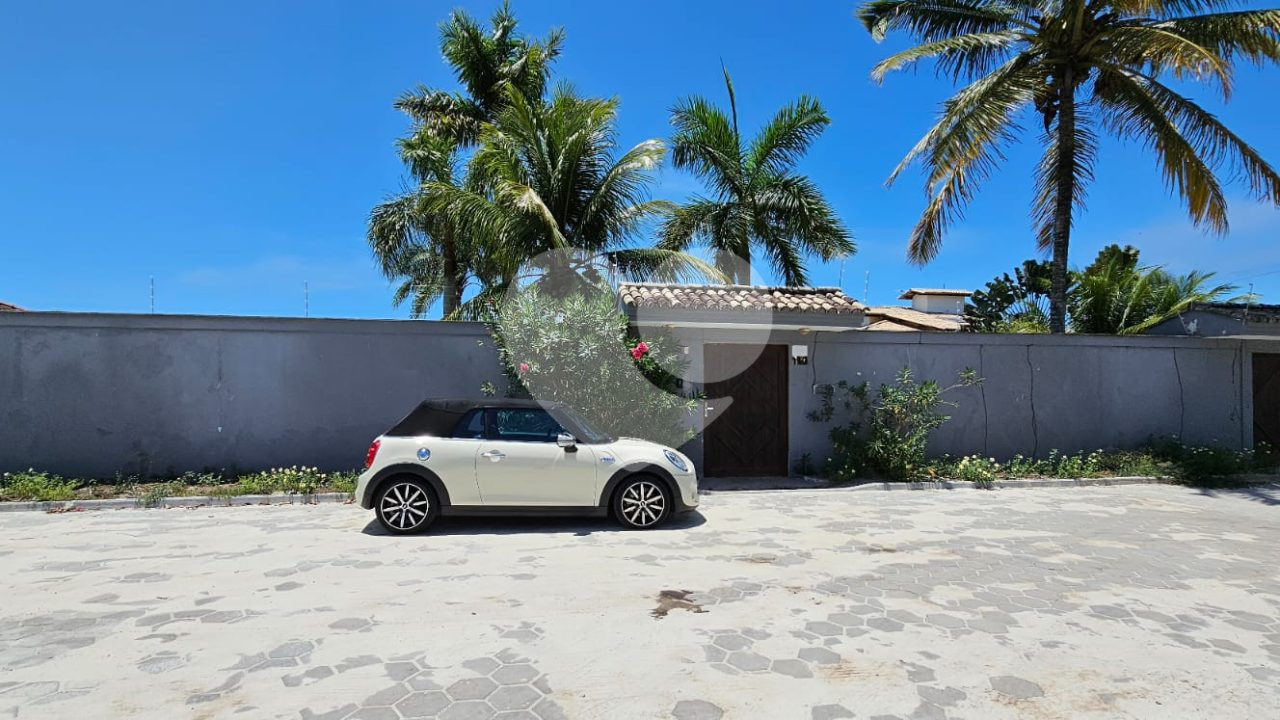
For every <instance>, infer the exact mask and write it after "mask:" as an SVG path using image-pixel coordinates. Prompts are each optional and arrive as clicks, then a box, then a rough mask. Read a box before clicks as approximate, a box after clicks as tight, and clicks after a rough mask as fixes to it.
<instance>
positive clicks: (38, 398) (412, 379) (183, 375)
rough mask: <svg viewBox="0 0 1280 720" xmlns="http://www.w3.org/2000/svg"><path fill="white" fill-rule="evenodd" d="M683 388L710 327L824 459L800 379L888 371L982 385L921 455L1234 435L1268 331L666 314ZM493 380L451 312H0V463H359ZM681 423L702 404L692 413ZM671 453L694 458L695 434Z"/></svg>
mask: <svg viewBox="0 0 1280 720" xmlns="http://www.w3.org/2000/svg"><path fill="white" fill-rule="evenodd" d="M664 332H668V333H670V334H672V335H673V336H674V339H675V340H676V341H677V342H679V343H680V344H682V345H685V346H686V347H688V348H689V359H690V381H689V382H687V383H686V387H687V388H688V389H690V390H697V389H698V382H697V380H698V379H699V377H700V374H701V366H702V346H703V345H704V344H706V343H711V342H739V343H740V342H744V341H746V342H769V343H778V344H786V345H792V344H804V345H807V346H808V348H809V358H810V361H809V364H808V365H795V364H792V365H790V369H789V380H788V383H789V386H788V397H789V404H790V406H789V408H788V414H789V416H790V420H789V432H790V446H789V456H790V460H791V463H792V466H793V467H794V464H795V462H796V461H798V460H799V459H800V457H801V456H802V455H803V454H806V453H807V454H808V455H809V456H810V457H811V458H812V459H813V460H814V461H815V462H820V461H821V460H822V459H823V458H825V457H826V454H827V452H828V448H829V444H828V441H827V433H828V431H829V429H830V425H829V424H824V423H815V422H812V421H810V420H808V419H807V418H806V414H807V413H808V412H809V411H810V410H814V409H816V408H818V407H819V404H820V402H819V398H818V396H817V394H816V393H815V386H818V385H823V384H833V383H835V382H837V381H839V380H841V379H845V380H849V381H851V382H855V383H856V382H861V381H863V380H866V381H868V382H869V383H871V384H872V385H873V386H876V385H879V384H880V383H884V382H891V381H892V380H893V378H894V376H895V375H896V374H897V372H898V371H899V370H901V369H902V368H903V367H910V368H911V369H912V370H913V371H914V372H915V374H916V377H918V378H920V379H936V380H939V381H942V382H950V381H951V380H953V379H954V378H955V376H956V374H957V373H958V372H959V371H960V370H961V369H963V368H965V367H972V368H974V369H975V370H977V371H978V373H979V375H981V376H982V377H983V378H985V379H986V380H985V382H984V383H983V384H982V385H981V386H980V387H976V388H965V389H962V390H959V391H957V392H955V393H953V394H952V395H951V396H950V397H951V399H953V400H955V401H956V402H957V403H958V404H959V406H958V407H956V408H953V409H951V410H950V413H951V415H952V420H951V422H949V423H948V424H947V425H945V426H944V427H943V428H941V429H940V430H938V431H937V432H936V433H935V436H934V438H933V439H932V443H931V451H932V452H934V453H935V454H941V453H949V454H953V455H961V454H970V453H981V454H984V455H990V456H996V457H998V458H1007V457H1009V456H1012V455H1014V454H1018V453H1021V454H1024V455H1040V456H1043V455H1046V454H1047V453H1048V452H1049V451H1050V450H1053V449H1057V450H1060V451H1064V452H1073V451H1077V450H1090V449H1095V448H1115V447H1120V448H1125V447H1135V446H1138V445H1141V444H1143V443H1145V442H1147V441H1148V439H1150V438H1151V436H1153V435H1179V436H1181V437H1183V438H1184V439H1186V440H1187V441H1188V442H1195V443H1213V444H1223V445H1229V446H1235V447H1249V446H1251V445H1252V442H1253V438H1252V417H1253V415H1252V413H1253V409H1252V399H1251V396H1252V393H1251V391H1250V387H1251V385H1250V382H1251V378H1250V375H1251V370H1250V369H1251V365H1252V363H1251V354H1252V353H1253V352H1276V351H1278V350H1280V340H1277V341H1268V340H1263V339H1239V338H1189V337H1153V336H1138V337H1109V336H1072V335H1068V336H1061V337H1049V336H1043V335H1039V336H1037V335H983V334H970V333H877V332H845V333H836V332H810V333H805V334H802V333H801V332H799V331H779V332H773V333H772V334H770V333H769V332H767V331H759V330H756V331H750V332H745V333H744V332H742V331H736V330H725V329H705V330H703V329H690V328H677V329H674V330H666V331H664ZM485 381H491V382H494V383H495V384H497V385H499V387H501V384H502V382H503V381H502V376H501V373H500V371H499V368H498V363H497V359H496V353H495V352H494V348H493V343H492V341H491V339H490V338H489V336H488V334H487V333H486V331H485V329H484V328H483V326H480V325H476V324H467V323H438V322H421V321H377V320H305V319H280V318H244V317H194V316H163V315H159V316H157V315H96V314H60V313H6V314H4V315H0V470H15V469H24V468H26V467H29V466H31V467H37V468H40V469H45V470H49V471H52V472H57V473H60V474H64V475H79V476H102V477H109V476H111V475H114V474H115V473H117V472H120V473H124V474H140V475H141V474H150V475H167V474H171V473H178V472H182V471H185V470H200V469H206V468H211V469H217V468H227V469H238V470H257V469H261V468H266V467H273V466H281V465H293V464H299V465H301V464H306V465H317V466H320V467H322V468H326V469H350V468H354V467H357V466H358V465H359V464H360V463H361V461H362V460H363V458H364V451H365V449H366V447H367V445H368V442H369V440H370V439H371V438H372V437H374V436H375V435H377V434H378V433H380V432H382V431H383V430H385V429H386V428H387V427H389V426H390V425H391V424H392V423H393V422H394V421H396V420H398V419H399V418H400V417H402V416H403V415H404V414H405V413H406V412H407V411H408V410H409V409H410V408H411V407H412V406H413V405H414V404H415V403H416V402H418V400H420V399H421V398H423V397H430V396H437V397H438V396H477V395H479V389H480V386H481V384H482V383H484V382H485ZM692 421H693V422H694V423H695V425H696V424H697V423H699V422H700V419H698V418H695V419H693V420H692ZM685 449H686V451H688V452H689V454H690V455H691V456H693V457H694V459H695V461H697V462H699V464H700V461H701V442H700V439H695V440H694V441H692V442H691V443H689V445H687V446H686V448H685Z"/></svg>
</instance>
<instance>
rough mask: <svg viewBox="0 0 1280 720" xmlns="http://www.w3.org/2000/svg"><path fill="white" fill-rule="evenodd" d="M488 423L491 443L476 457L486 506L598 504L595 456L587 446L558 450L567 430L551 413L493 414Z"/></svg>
mask: <svg viewBox="0 0 1280 720" xmlns="http://www.w3.org/2000/svg"><path fill="white" fill-rule="evenodd" d="M489 418H490V419H489V437H488V440H487V441H486V442H484V443H481V446H482V447H481V449H480V453H479V455H478V456H477V457H476V483H477V484H478V485H479V487H480V495H481V497H482V498H483V500H484V504H485V505H486V506H496V507H502V506H518V505H533V506H538V505H541V506H548V507H550V506H561V507H564V506H573V507H585V506H591V505H594V504H595V494H596V493H595V491H596V456H595V453H594V452H593V451H592V450H591V448H590V446H587V445H578V446H576V447H573V448H562V447H560V446H559V445H557V444H556V436H557V435H559V434H560V433H561V432H564V429H563V428H562V427H561V426H560V423H558V422H556V420H555V418H553V417H551V415H550V414H549V413H548V412H547V411H546V410H543V409H541V408H490V409H489Z"/></svg>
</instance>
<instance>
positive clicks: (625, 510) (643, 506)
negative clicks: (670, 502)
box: [619, 480, 667, 527]
mask: <svg viewBox="0 0 1280 720" xmlns="http://www.w3.org/2000/svg"><path fill="white" fill-rule="evenodd" d="M619 509H620V510H621V511H622V516H623V518H624V519H626V521H627V522H628V523H630V524H631V525H633V526H635V527H648V526H650V525H653V524H654V523H656V522H658V521H659V520H661V519H662V516H663V514H664V513H665V512H666V509H667V496H666V495H665V494H663V492H662V489H661V488H659V487H658V486H657V485H656V484H654V483H652V482H650V481H648V480H640V481H637V482H634V483H631V484H630V485H628V486H627V488H626V489H625V490H623V491H622V503H621V507H620V508H619Z"/></svg>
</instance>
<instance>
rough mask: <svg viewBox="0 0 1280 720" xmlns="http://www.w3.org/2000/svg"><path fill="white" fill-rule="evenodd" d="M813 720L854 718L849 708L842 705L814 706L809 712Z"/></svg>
mask: <svg viewBox="0 0 1280 720" xmlns="http://www.w3.org/2000/svg"><path fill="white" fill-rule="evenodd" d="M810 715H811V716H812V718H813V720H839V718H851V717H854V715H853V713H852V712H850V711H849V708H847V707H845V706H843V705H816V706H814V708H813V709H812V710H811V711H810Z"/></svg>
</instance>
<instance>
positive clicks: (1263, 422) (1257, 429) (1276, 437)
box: [1253, 353, 1280, 451]
mask: <svg viewBox="0 0 1280 720" xmlns="http://www.w3.org/2000/svg"><path fill="white" fill-rule="evenodd" d="M1262 443H1266V444H1267V445H1269V446H1270V448H1271V450H1273V451H1274V450H1277V449H1280V355H1277V354H1272V353H1254V354H1253V445H1254V447H1258V446H1259V445H1260V444H1262Z"/></svg>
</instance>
